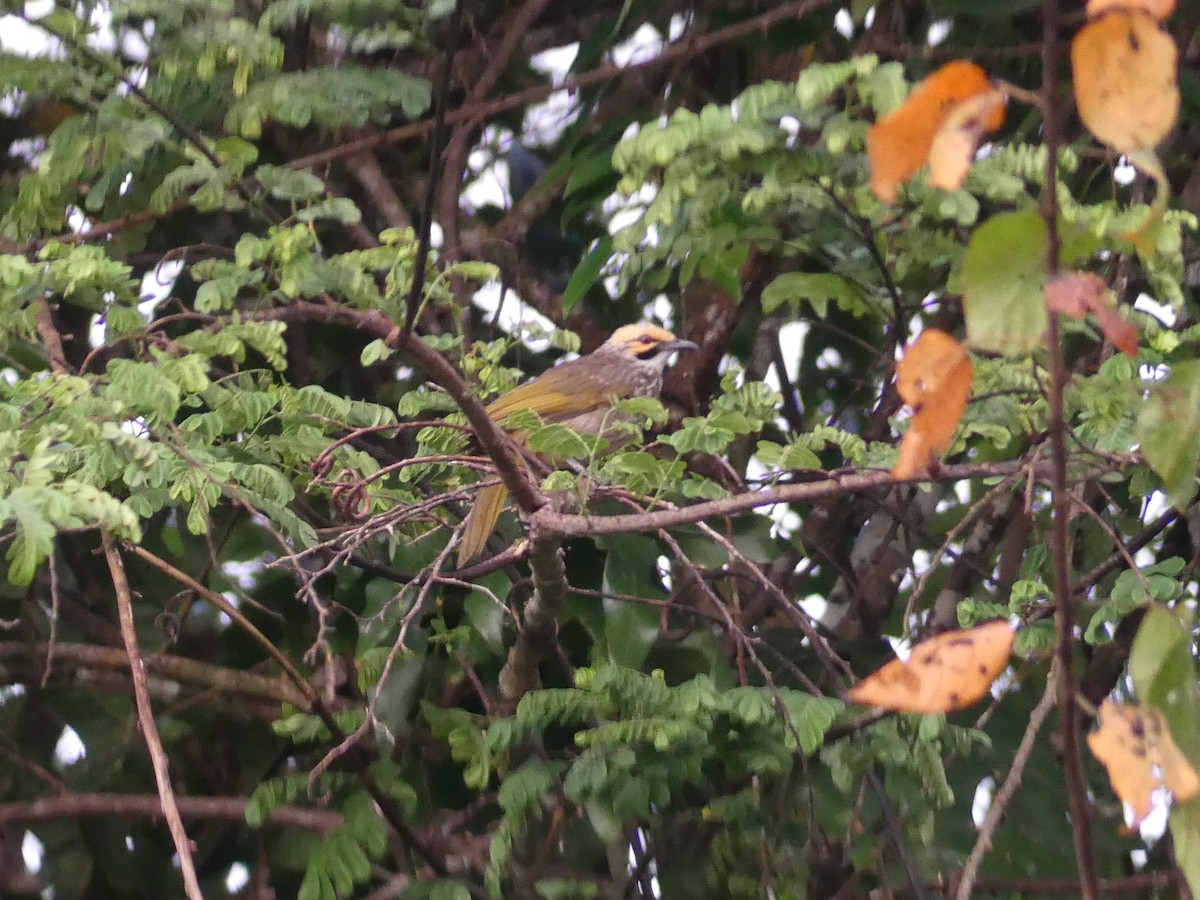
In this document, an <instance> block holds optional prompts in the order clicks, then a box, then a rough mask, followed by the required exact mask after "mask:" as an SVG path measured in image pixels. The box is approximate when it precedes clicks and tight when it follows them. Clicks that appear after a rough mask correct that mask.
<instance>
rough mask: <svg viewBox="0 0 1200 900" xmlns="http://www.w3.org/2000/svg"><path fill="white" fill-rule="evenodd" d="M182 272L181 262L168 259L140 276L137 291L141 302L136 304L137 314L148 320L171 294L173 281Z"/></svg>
mask: <svg viewBox="0 0 1200 900" xmlns="http://www.w3.org/2000/svg"><path fill="white" fill-rule="evenodd" d="M182 271H183V260H181V259H170V260H167V261H166V262H163V263H159V264H158V265H157V266H155V267H154V268H153V269H152V270H151V271H149V272H147V273H146V274H145V275H143V276H142V286H141V288H140V290H139V291H138V296H139V297H141V300H140V301H139V302H138V312H139V313H141V314H142V315H143V316H145V317H146V318H147V319H149V318H150V317H151V316H153V315H154V311H155V309H157V308H158V305H159V304H160V303H162V302H163V301H164V300H166V299H167V297H169V296H170V294H171V289H172V288H174V287H175V280H176V279H177V278H178V277H179V273H180V272H182Z"/></svg>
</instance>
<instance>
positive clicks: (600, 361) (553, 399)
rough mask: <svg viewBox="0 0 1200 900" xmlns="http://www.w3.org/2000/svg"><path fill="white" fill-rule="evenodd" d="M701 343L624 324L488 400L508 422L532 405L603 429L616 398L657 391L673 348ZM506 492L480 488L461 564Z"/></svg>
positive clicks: (587, 429) (546, 414)
mask: <svg viewBox="0 0 1200 900" xmlns="http://www.w3.org/2000/svg"><path fill="white" fill-rule="evenodd" d="M696 349H699V348H698V347H697V346H696V345H695V344H694V343H692V342H691V341H688V340H682V339H680V338H677V337H675V335H673V334H672V333H671V332H669V331H667V330H666V329H665V328H660V327H658V326H657V325H650V324H647V323H640V324H635V325H623V326H621V327H620V328H618V329H617V330H616V331H614V332H613V333H612V336H611V337H610V338H609V339H608V340H607V341H605V342H604V343H603V344H601V345H600V346H599V347H597V348H596V349H595V351H593V352H592V353H589V354H588V355H587V356H581V357H580V358H579V359H573V360H570V361H568V362H565V363H563V364H562V365H560V366H556V367H555V368H553V369H551V370H550V371H548V372H545V373H543V374H542V375H539V376H537V377H536V378H533V379H531V380H530V381H527V382H525V383H524V384H520V385H517V386H516V387H515V388H513V389H512V390H510V391H507V392H506V393H504V394H501V395H500V396H499V397H497V398H496V399H495V400H493V401H492V402H491V403H490V404H489V405H488V406H487V413H488V415H489V416H491V417H492V418H493V419H495V420H496V421H497V422H503V421H504V420H505V419H507V418H508V417H509V416H510V415H512V414H513V413H515V412H518V411H520V410H529V411H530V412H533V413H536V414H537V415H539V416H541V417H542V419H543V420H544V421H546V422H548V423H554V424H560V425H566V426H567V427H569V428H573V429H575V430H576V431H578V432H580V433H582V434H592V435H595V434H600V433H601V431H602V429H603V428H604V427H605V425H606V423H611V422H612V421H613V415H614V414H613V412H612V405H613V403H614V402H615V401H617V400H621V399H624V398H627V397H657V396H658V392H659V391H660V390H661V389H662V382H663V369H664V368H666V365H667V360H668V358H669V357H670V356H671V354H672V353H674V352H675V351H677V350H696ZM518 440H520V437H519V436H518ZM507 498H508V489H507V488H506V487H505V486H504V484H503V483H501V484H495V485H489V486H488V487H486V488H484V489H483V490H482V491H480V493H479V498H478V499H477V500H476V502H475V504H474V505H473V506H472V507H471V511H470V512H469V513H468V514H467V518H466V522H465V523H464V524H463V535H462V542H461V543H460V544H459V547H458V567H459V568H460V569H461V568H463V567H464V566H465V565H466V564H467V563H468V562H470V561H471V559H473V558H474V557H475V556H476V555H477V554H478V553H479V552H480V551H481V550H483V547H484V545H485V544H486V543H487V540H488V538H489V537H490V536H491V535H492V532H494V531H495V530H496V522H497V521H498V520H499V518H500V513H501V512H502V511H503V510H504V501H505V500H506V499H507Z"/></svg>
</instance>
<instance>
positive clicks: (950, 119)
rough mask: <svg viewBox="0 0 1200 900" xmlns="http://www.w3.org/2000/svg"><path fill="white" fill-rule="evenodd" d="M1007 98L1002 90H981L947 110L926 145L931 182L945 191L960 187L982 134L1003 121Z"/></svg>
mask: <svg viewBox="0 0 1200 900" xmlns="http://www.w3.org/2000/svg"><path fill="white" fill-rule="evenodd" d="M1007 102H1008V94H1006V93H1004V91H996V90H991V91H984V92H983V93H982V94H976V95H975V96H974V97H971V98H970V99H968V100H964V101H962V103H959V104H958V105H956V106H955V107H954V108H953V109H952V110H951V111H950V114H949V115H947V116H946V121H945V122H943V123H942V127H941V128H939V129H938V132H937V134H936V135H935V136H934V138H933V144H932V145H931V146H930V148H929V183H930V184H931V185H933V186H934V187H938V188H941V189H942V190H945V191H957V190H958V189H959V188H960V187H962V183H963V179H964V178H966V177H967V173H968V172H969V171H971V163H973V162H974V161H975V151H976V150H978V149H979V145H980V144H981V143H982V142H983V139H984V137H985V136H986V135H988V134H991V133H992V132H993V131H995V130H996V129H997V128H999V127H1000V126H1001V125H1002V124H1004V105H1005V104H1006V103H1007ZM997 117H998V118H997Z"/></svg>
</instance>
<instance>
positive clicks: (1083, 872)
mask: <svg viewBox="0 0 1200 900" xmlns="http://www.w3.org/2000/svg"><path fill="white" fill-rule="evenodd" d="M1058 28H1059V10H1058V0H1042V92H1041V93H1042V112H1043V126H1042V140H1043V142H1044V144H1045V146H1046V169H1045V184H1044V185H1043V187H1042V203H1041V212H1042V218H1043V220H1044V221H1045V223H1046V278H1047V279H1050V278H1053V277H1054V276H1055V275H1056V274H1057V273H1058V258H1059V253H1060V251H1061V242H1060V240H1059V234H1058V144H1059V121H1058V116H1059V108H1058V104H1057V103H1056V94H1057V90H1058V57H1059V46H1058ZM1048 319H1049V327H1048V329H1047V332H1046V343H1047V349H1048V351H1049V360H1050V380H1051V384H1050V392H1049V393H1050V396H1049V398H1048V399H1049V402H1050V422H1049V426H1048V430H1049V433H1050V462H1051V468H1050V494H1051V505H1052V506H1053V511H1054V518H1053V521H1052V523H1051V531H1050V556H1051V565H1052V567H1053V570H1054V625H1055V628H1056V630H1057V642H1056V647H1055V658H1056V660H1057V664H1058V678H1057V681H1056V683H1057V685H1058V719H1059V721H1058V727H1059V732H1060V734H1061V737H1062V746H1061V751H1062V764H1063V773H1064V775H1065V777H1066V782H1067V801H1068V807H1069V808H1070V814H1071V836H1072V840H1073V842H1074V845H1075V861H1076V864H1077V865H1078V867H1079V887H1080V892H1081V896H1082V898H1083V900H1096V898H1097V897H1099V891H1098V888H1097V884H1096V864H1095V860H1094V859H1093V857H1092V841H1091V834H1090V827H1089V808H1088V798H1087V785H1086V784H1085V783H1084V780H1083V769H1082V764H1081V762H1080V758H1079V715H1078V712H1077V710H1076V707H1075V672H1074V655H1075V617H1074V616H1073V615H1072V600H1073V599H1074V593H1073V591H1072V590H1071V569H1070V565H1071V560H1070V547H1069V546H1068V537H1067V523H1068V522H1069V521H1070V518H1071V497H1070V495H1069V494H1068V493H1067V447H1066V417H1065V414H1064V411H1063V392H1064V391H1065V390H1066V386H1067V370H1066V364H1065V362H1064V360H1063V350H1062V340H1061V335H1060V333H1059V314H1058V312H1057V311H1055V310H1048Z"/></svg>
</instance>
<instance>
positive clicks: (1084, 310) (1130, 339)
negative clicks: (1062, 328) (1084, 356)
mask: <svg viewBox="0 0 1200 900" xmlns="http://www.w3.org/2000/svg"><path fill="white" fill-rule="evenodd" d="M1046 307H1047V308H1048V309H1050V310H1053V311H1055V312H1060V313H1062V314H1063V315H1066V316H1071V317H1073V318H1076V319H1082V318H1083V317H1084V316H1086V315H1087V314H1088V313H1092V314H1093V315H1094V316H1095V317H1096V324H1098V325H1099V326H1100V330H1101V331H1103V332H1104V336H1105V337H1106V338H1108V339H1109V340H1110V341H1112V343H1113V346H1115V347H1116V348H1117V349H1118V350H1120V351H1121V352H1122V353H1124V354H1125V355H1126V356H1137V352H1138V334H1137V329H1136V328H1134V327H1133V325H1132V324H1130V323H1129V322H1126V321H1125V320H1124V319H1122V318H1121V317H1120V315H1118V313H1117V311H1116V309H1114V308H1113V306H1112V305H1111V304H1110V303H1109V300H1108V285H1106V284H1105V283H1104V281H1103V280H1102V279H1101V278H1100V277H1099V276H1098V275H1093V274H1092V273H1090V272H1068V273H1067V274H1065V275H1059V276H1058V277H1057V278H1052V279H1050V281H1049V282H1047V284H1046Z"/></svg>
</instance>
